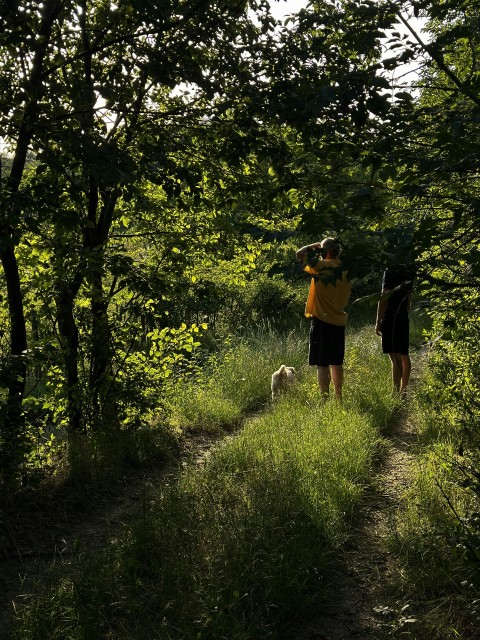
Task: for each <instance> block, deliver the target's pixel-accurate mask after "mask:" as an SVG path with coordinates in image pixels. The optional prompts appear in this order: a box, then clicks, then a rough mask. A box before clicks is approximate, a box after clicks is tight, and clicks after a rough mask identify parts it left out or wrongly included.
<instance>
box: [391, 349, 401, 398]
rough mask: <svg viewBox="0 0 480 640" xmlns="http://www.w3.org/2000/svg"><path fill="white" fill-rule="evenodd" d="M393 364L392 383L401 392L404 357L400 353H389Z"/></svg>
mask: <svg viewBox="0 0 480 640" xmlns="http://www.w3.org/2000/svg"><path fill="white" fill-rule="evenodd" d="M388 355H389V356H390V360H391V362H392V382H393V388H394V389H395V390H396V391H400V382H401V380H402V356H401V354H400V353H389V354H388Z"/></svg>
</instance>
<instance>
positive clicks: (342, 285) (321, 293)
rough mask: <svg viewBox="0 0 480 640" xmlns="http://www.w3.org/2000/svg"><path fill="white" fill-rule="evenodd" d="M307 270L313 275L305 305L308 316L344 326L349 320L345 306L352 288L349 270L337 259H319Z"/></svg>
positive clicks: (307, 267) (306, 269)
mask: <svg viewBox="0 0 480 640" xmlns="http://www.w3.org/2000/svg"><path fill="white" fill-rule="evenodd" d="M305 271H306V272H307V273H310V274H311V275H312V276H313V277H312V281H311V283H310V290H309V292H308V298H307V303H306V305H305V315H306V316H307V318H311V317H315V318H318V319H319V320H323V321H324V322H328V323H329V324H336V325H339V326H343V325H344V324H345V323H346V322H347V314H346V313H345V307H346V306H347V302H348V298H349V296H350V291H351V289H352V285H351V283H350V282H349V280H348V278H347V276H348V274H347V270H346V269H345V268H344V267H342V263H341V262H340V260H337V259H335V260H319V261H318V262H317V264H316V265H315V266H313V267H311V266H309V265H307V266H306V267H305Z"/></svg>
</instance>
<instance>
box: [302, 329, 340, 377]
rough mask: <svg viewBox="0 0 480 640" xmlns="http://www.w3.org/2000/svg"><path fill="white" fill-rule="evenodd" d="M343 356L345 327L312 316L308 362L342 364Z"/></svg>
mask: <svg viewBox="0 0 480 640" xmlns="http://www.w3.org/2000/svg"><path fill="white" fill-rule="evenodd" d="M344 357H345V327H344V326H341V327H339V326H337V325H336V324H329V323H328V322H323V320H319V319H318V318H312V324H311V326H310V346H309V352H308V364H311V365H315V366H317V367H328V366H329V365H331V364H343V358H344Z"/></svg>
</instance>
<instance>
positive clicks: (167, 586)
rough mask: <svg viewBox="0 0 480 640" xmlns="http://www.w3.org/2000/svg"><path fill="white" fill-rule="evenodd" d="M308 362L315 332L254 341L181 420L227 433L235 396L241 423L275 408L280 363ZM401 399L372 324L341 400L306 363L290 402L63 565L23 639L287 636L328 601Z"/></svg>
mask: <svg viewBox="0 0 480 640" xmlns="http://www.w3.org/2000/svg"><path fill="white" fill-rule="evenodd" d="M263 358H264V359H265V362H264V361H263ZM304 358H305V336H304V335H302V336H301V338H299V337H298V336H295V335H294V334H290V335H289V336H288V337H287V338H284V339H283V340H281V341H280V339H279V336H278V335H275V334H273V333H272V334H268V333H267V334H265V335H264V336H263V337H260V336H259V337H257V338H255V339H254V340H253V341H250V342H249V341H243V342H241V343H240V345H239V346H238V348H232V349H231V351H230V354H229V355H228V357H225V358H223V359H222V361H221V362H219V363H218V366H217V367H216V368H214V371H213V375H212V376H211V378H209V381H208V384H207V389H209V391H210V392H209V393H207V392H206V391H205V381H204V380H202V381H201V384H198V385H197V387H190V388H189V393H188V394H186V393H181V394H180V395H179V398H180V399H181V400H179V401H178V403H177V411H178V415H182V416H183V418H185V417H187V416H191V423H190V426H191V427H192V428H200V426H203V427H204V428H205V427H206V428H209V426H211V425H212V424H213V425H214V427H215V425H216V424H217V423H216V422H215V421H216V419H217V418H216V416H217V413H216V411H217V409H216V407H218V406H219V402H220V401H224V400H225V402H228V403H231V406H234V407H235V411H234V412H233V415H234V416H235V421H238V420H239V419H240V417H241V415H242V414H243V413H244V412H245V411H246V410H248V409H251V408H252V407H256V406H258V404H259V403H260V404H261V402H263V403H264V404H265V403H266V401H267V399H268V397H269V377H270V374H271V372H272V371H273V370H274V369H275V368H277V367H278V366H279V365H280V364H282V362H284V363H285V364H288V365H292V364H293V365H294V366H296V365H297V364H300V363H301V362H302V361H303V360H304ZM240 376H241V378H240V379H239V377H240ZM243 379H244V380H243ZM243 382H245V384H240V383H243ZM208 385H210V386H208ZM189 394H191V396H190V395H189ZM212 397H214V398H216V400H215V402H213V403H212V404H209V403H210V400H211V398H212ZM192 398H194V399H195V400H192ZM182 401H183V402H182ZM395 403H396V400H395V398H393V396H392V394H391V392H390V371H389V365H388V363H387V362H386V359H385V358H384V357H382V356H381V354H380V353H379V345H378V340H376V339H375V337H374V336H373V335H372V330H371V327H368V328H366V329H365V330H360V331H355V332H352V333H350V334H349V339H348V353H347V359H346V380H345V401H344V403H343V404H342V405H339V404H337V403H336V402H334V401H331V402H329V403H327V404H326V405H322V404H321V403H320V402H319V398H318V390H317V387H316V382H315V379H314V373H313V372H312V371H309V370H308V369H302V370H301V371H300V375H299V376H298V381H297V384H296V385H295V387H294V388H293V389H292V391H291V392H290V393H289V394H288V395H286V396H285V397H284V398H282V399H281V400H280V401H279V402H276V403H275V404H274V405H273V406H268V408H266V409H265V410H264V411H263V412H262V413H261V414H259V415H256V416H254V417H250V418H249V419H247V420H246V422H245V423H244V428H243V429H242V430H241V431H240V432H238V433H237V435H235V436H233V437H231V438H228V439H226V440H225V441H224V443H223V444H222V445H221V446H220V447H218V448H217V449H216V450H215V451H214V452H213V453H212V455H211V456H210V457H209V458H208V460H207V462H205V463H204V465H203V466H202V467H192V468H188V469H187V470H186V471H185V472H184V473H183V474H182V475H181V477H180V478H179V479H178V481H176V482H174V483H172V485H171V486H165V488H164V490H163V491H162V493H161V495H158V496H155V499H154V501H153V502H152V503H149V502H147V501H146V503H145V509H144V516H143V518H142V519H141V520H140V521H139V522H138V523H137V524H136V526H135V527H133V528H132V529H131V530H130V531H129V532H128V534H126V535H123V536H121V537H119V539H118V540H116V541H115V542H114V543H112V544H111V545H110V547H109V549H107V550H106V551H105V552H104V553H102V554H99V555H95V556H94V557H90V556H89V555H88V554H87V553H85V552H84V553H81V554H80V557H79V562H78V563H74V564H72V565H71V566H68V567H67V566H64V567H62V568H61V572H60V575H57V576H56V577H53V578H52V584H51V586H50V588H48V589H45V590H44V591H43V593H42V595H41V596H39V597H35V598H32V599H31V602H30V603H29V604H28V605H26V606H25V607H23V608H22V609H21V610H19V616H18V623H17V630H16V636H15V637H16V639H17V640H26V639H27V638H29V639H30V638H37V639H39V640H40V639H43V638H45V639H46V638H48V639H49V640H55V639H59V640H60V638H61V639H62V640H73V639H75V640H77V639H78V640H80V638H88V639H89V640H95V639H96V638H112V639H113V638H114V639H115V640H123V639H125V640H127V639H131V638H133V637H135V638H136V639H138V640H142V639H145V640H147V639H148V640H152V639H154V638H155V639H156V638H158V639H162V640H169V639H172V640H173V639H174V638H175V640H181V639H183V638H185V639H187V638H188V639H191V638H196V639H198V640H201V639H203V638H222V637H225V638H229V640H246V639H247V638H248V639H253V638H259V639H260V638H275V637H278V636H279V634H280V631H279V630H280V629H282V628H284V627H285V625H288V623H289V621H291V620H292V619H293V618H294V617H295V616H296V615H298V613H299V611H301V610H302V609H303V608H305V607H307V606H308V603H309V602H310V600H311V599H312V598H314V597H315V596H316V595H318V594H319V593H321V591H322V587H323V584H324V582H325V577H324V576H325V575H326V573H327V572H328V571H329V563H330V562H331V561H332V558H333V556H334V554H335V552H337V551H338V549H339V548H341V545H342V543H343V542H344V541H345V539H346V537H347V536H348V525H349V521H350V519H351V518H352V516H353V514H354V512H355V509H356V506H357V505H358V503H359V500H360V499H361V496H362V492H363V489H364V487H365V486H366V485H368V482H369V475H370V472H371V468H372V463H373V461H374V459H375V456H376V455H377V445H378V442H379V440H380V438H381V432H382V429H383V427H384V426H385V425H386V424H387V422H388V419H389V417H390V415H391V412H392V410H393V409H394V408H395ZM195 407H196V409H197V411H198V413H199V414H200V416H201V418H198V417H197V416H196V412H195V410H194V408H195ZM222 415H223V414H222ZM227 422H228V421H227ZM220 423H221V424H224V423H225V420H224V417H222V418H221V419H219V420H218V424H220ZM214 427H212V428H214Z"/></svg>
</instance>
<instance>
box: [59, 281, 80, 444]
mask: <svg viewBox="0 0 480 640" xmlns="http://www.w3.org/2000/svg"><path fill="white" fill-rule="evenodd" d="M77 284H78V286H77ZM77 284H76V285H75V286H72V285H68V284H65V283H64V282H60V283H59V284H57V292H56V296H55V302H56V307H57V322H58V330H59V332H60V336H61V338H62V350H63V361H64V366H65V383H66V386H67V413H68V430H69V432H70V433H71V434H72V433H76V432H79V431H80V429H81V428H82V427H83V426H84V420H83V412H82V402H81V397H80V387H79V378H78V344H79V340H78V327H77V323H76V321H75V315H74V304H75V297H76V295H77V293H78V289H79V287H80V284H79V283H77Z"/></svg>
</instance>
